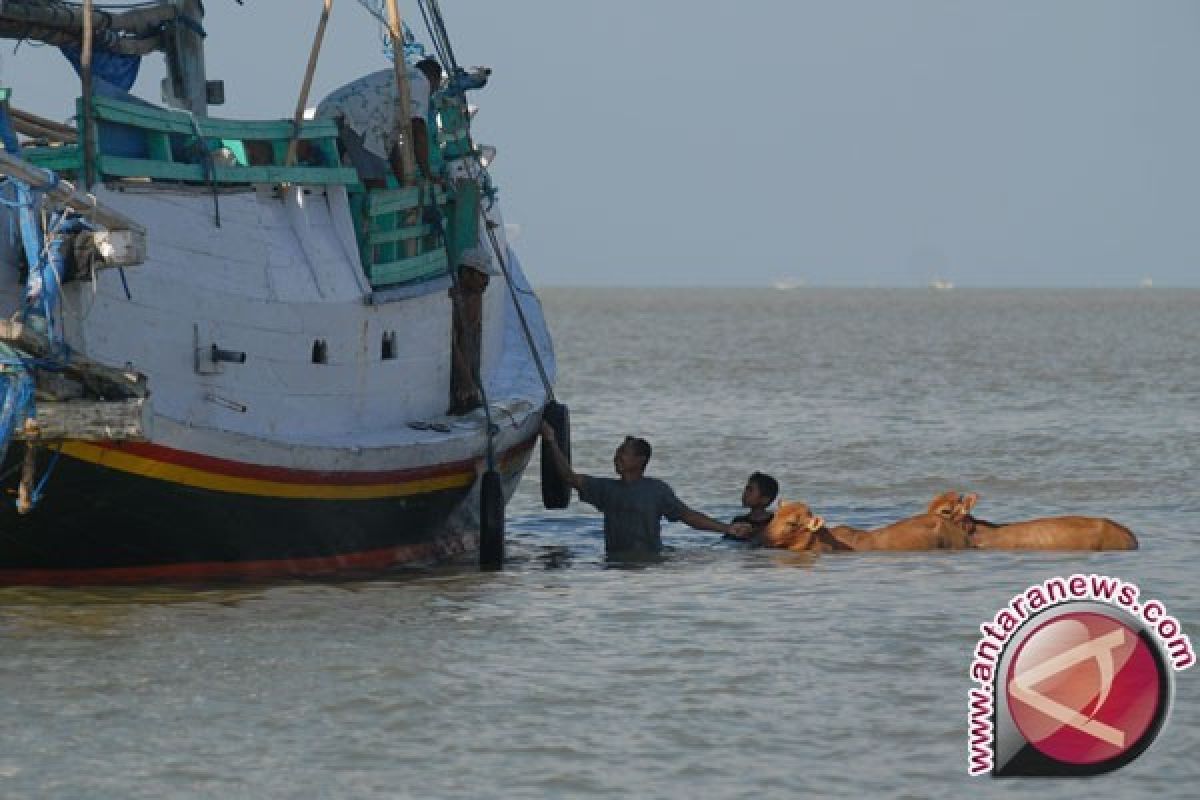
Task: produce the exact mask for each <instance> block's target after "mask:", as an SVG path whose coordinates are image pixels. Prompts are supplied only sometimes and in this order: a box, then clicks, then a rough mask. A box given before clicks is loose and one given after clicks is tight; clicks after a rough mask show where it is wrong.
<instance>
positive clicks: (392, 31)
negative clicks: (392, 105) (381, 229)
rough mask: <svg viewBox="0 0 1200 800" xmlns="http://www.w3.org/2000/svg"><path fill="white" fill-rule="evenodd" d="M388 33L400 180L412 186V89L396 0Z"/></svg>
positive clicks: (390, 9) (392, 2) (391, 3)
mask: <svg viewBox="0 0 1200 800" xmlns="http://www.w3.org/2000/svg"><path fill="white" fill-rule="evenodd" d="M388 34H389V35H390V36H391V39H392V64H393V66H394V67H395V68H396V89H397V102H396V130H398V131H400V132H401V135H400V172H401V176H400V182H401V183H402V184H403V185H404V186H412V185H413V183H415V181H414V177H415V175H416V172H417V170H416V156H415V153H414V151H413V140H412V122H411V120H409V108H410V107H411V106H412V89H411V87H409V85H408V64H407V63H406V62H405V60H404V33H403V24H402V22H401V20H400V9H399V8H398V7H397V5H396V0H388Z"/></svg>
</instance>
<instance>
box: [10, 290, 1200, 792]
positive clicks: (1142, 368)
mask: <svg viewBox="0 0 1200 800" xmlns="http://www.w3.org/2000/svg"><path fill="white" fill-rule="evenodd" d="M543 297H544V303H545V306H546V309H547V313H548V315H549V317H550V321H551V324H552V326H553V330H554V331H555V332H556V340H557V345H558V348H559V353H560V361H561V382H560V389H559V391H560V395H561V398H562V399H564V400H565V401H567V402H569V403H570V405H571V409H572V417H573V424H574V449H575V454H576V459H575V460H576V466H577V468H579V469H580V470H582V471H588V472H593V473H595V474H602V475H603V474H608V472H609V471H610V469H611V461H610V459H611V452H612V449H613V447H614V446H615V445H616V443H617V442H618V441H619V439H620V438H621V437H622V436H623V435H624V434H627V433H635V434H639V435H643V436H646V437H647V438H648V439H650V441H651V442H652V443H653V444H654V446H655V456H654V459H653V461H652V464H651V470H650V472H651V474H655V475H658V476H660V477H664V478H666V479H668V480H669V481H670V482H671V483H672V484H673V485H674V486H675V488H676V490H677V492H678V493H679V495H680V496H681V497H682V498H683V499H684V500H685V501H686V502H688V503H690V504H691V505H693V506H694V507H696V508H699V509H701V510H703V511H706V512H708V513H710V514H713V515H715V516H720V517H729V516H732V515H733V514H735V513H737V512H738V510H739V509H738V507H737V499H738V497H739V493H740V489H741V486H742V483H743V481H744V479H745V476H746V475H747V474H748V473H749V472H750V471H752V470H755V469H762V470H766V471H769V472H771V473H773V474H775V475H776V476H777V477H778V478H779V479H780V481H781V483H782V484H783V486H784V494H785V496H786V497H787V498H789V499H790V498H795V499H803V500H805V501H807V502H808V503H809V504H811V505H812V506H813V507H814V508H815V509H817V510H818V511H820V512H821V513H823V514H824V515H825V516H826V518H828V519H830V520H833V521H844V522H848V523H852V524H858V525H863V526H867V525H875V524H879V523H884V522H888V521H891V520H894V519H896V518H899V517H902V516H906V515H909V514H912V513H915V512H917V511H918V510H920V509H921V508H922V507H923V505H924V503H925V502H927V500H928V499H929V498H930V497H931V496H932V495H933V494H935V493H937V492H939V491H941V490H943V489H946V488H961V489H971V490H974V491H978V492H979V493H980V494H981V495H982V500H981V503H980V507H979V511H980V513H981V515H983V516H986V517H990V518H999V519H1011V518H1021V517H1030V516H1035V515H1043V514H1055V513H1067V512H1070V513H1081V514H1092V515H1103V516H1110V517H1113V518H1115V519H1117V520H1119V521H1121V522H1123V523H1125V524H1126V525H1128V526H1129V527H1131V528H1132V529H1134V530H1135V531H1136V532H1137V533H1138V534H1139V535H1140V537H1141V541H1142V549H1141V550H1140V551H1138V552H1135V553H1104V554H1091V555H1088V554H1044V553H1043V554H1038V553H1024V554H1003V553H983V552H968V553H932V554H917V555H896V556H869V555H851V556H840V557H833V556H824V557H820V558H816V559H812V558H804V557H800V556H796V555H789V554H782V553H774V552H767V551H761V550H760V551H749V550H744V549H739V548H738V547H737V546H735V545H730V544H725V543H722V542H720V541H719V540H718V539H717V537H714V536H712V535H711V534H701V533H692V532H689V531H687V529H684V528H681V527H676V526H671V527H670V528H669V529H668V530H667V532H666V537H665V538H666V539H667V541H668V542H669V543H670V545H671V546H672V551H671V552H670V554H669V556H668V557H667V559H666V560H665V562H664V563H662V564H660V565H655V566H651V567H647V568H643V569H611V568H609V569H606V568H605V567H604V566H603V564H602V559H601V555H602V552H601V551H602V547H601V545H602V541H601V534H600V518H599V517H598V516H597V515H596V514H594V513H592V512H591V511H590V510H589V509H588V508H587V507H584V506H580V505H578V504H575V505H573V506H572V507H571V508H570V509H568V510H567V511H560V512H546V511H543V510H541V508H540V504H539V500H538V494H537V491H538V487H537V480H536V469H534V470H532V471H531V473H530V474H529V476H528V480H527V481H526V483H525V484H524V485H523V486H522V488H521V490H520V492H519V494H518V496H517V498H516V499H515V501H514V503H513V504H512V506H511V507H510V516H509V531H510V535H511V540H510V541H511V544H510V553H511V556H512V558H511V562H510V564H509V566H508V568H507V569H505V570H504V571H503V572H501V573H495V574H480V573H478V572H477V571H475V570H473V569H471V568H469V567H466V566H446V567H442V568H438V569H436V570H424V571H412V572H405V573H402V574H398V575H394V576H390V577H389V578H387V579H381V580H374V581H366V582H354V583H324V584H288V585H276V586H266V587H245V588H237V589H229V588H219V589H218V588H213V589H208V590H205V589H195V588H189V589H169V588H139V589H113V590H90V591H66V590H29V589H3V590H0V641H2V642H3V650H2V651H0V731H2V732H3V734H2V737H0V797H3V798H23V797H29V798H49V797H54V798H58V797H64V798H65V797H70V798H76V797H87V798H161V797H230V798H242V797H246V798H276V797H280V798H293V797H294V798H310V797H333V798H341V797H346V798H376V797H378V798H392V797H414V798H481V797H513V798H524V797H545V798H558V797H581V798H592V797H689V798H690V797H721V798H725V797H747V798H750V797H754V798H758V797H793V796H846V797H859V796H864V795H866V796H908V797H955V798H957V797H962V796H964V795H965V794H967V793H971V794H976V795H981V796H1028V795H1030V794H1031V793H1032V792H1036V793H1037V794H1039V795H1042V796H1047V797H1063V798H1066V797H1076V796H1078V795H1079V794H1080V793H1081V792H1082V791H1088V792H1097V793H1102V794H1104V795H1106V796H1113V797H1122V798H1128V797H1154V798H1171V797H1178V798H1185V797H1194V796H1195V794H1196V788H1195V787H1196V780H1197V779H1198V778H1200V767H1198V766H1197V758H1196V753H1197V752H1198V751H1200V726H1198V724H1197V723H1198V722H1200V716H1198V714H1200V707H1198V700H1200V673H1197V672H1196V671H1195V670H1192V671H1190V672H1185V673H1182V674H1180V675H1178V682H1177V694H1176V703H1175V706H1174V711H1173V715H1172V718H1171V720H1170V722H1169V723H1168V727H1167V729H1166V730H1165V731H1164V732H1163V734H1162V735H1161V736H1160V737H1159V739H1158V741H1157V742H1156V743H1155V744H1154V745H1153V747H1152V748H1151V749H1150V750H1149V751H1148V752H1147V753H1146V754H1144V755H1143V756H1142V757H1141V758H1140V759H1139V760H1138V761H1136V762H1134V763H1133V764H1131V765H1130V766H1128V767H1126V768H1125V769H1123V770H1121V771H1120V772H1118V773H1115V774H1113V775H1110V776H1107V777H1105V778H1102V779H1097V780H1095V781H1093V782H1091V783H1089V784H1088V785H1087V786H1086V787H1084V786H1082V785H1080V784H1079V783H1077V782H1064V781H1058V782H1054V781H1037V782H1017V783H1012V782H1009V783H1004V782H996V781H992V780H990V779H970V780H969V779H968V778H967V776H966V757H965V754H966V736H965V728H966V719H965V716H966V693H967V690H968V688H969V686H970V683H969V679H968V676H967V668H968V665H969V662H970V657H971V651H972V649H973V647H974V644H975V641H976V639H977V637H978V625H979V624H980V623H981V622H983V621H986V620H988V619H990V618H991V617H992V615H993V614H994V613H995V612H996V610H997V609H998V608H999V607H1000V606H1001V605H1003V604H1004V603H1005V602H1006V601H1007V600H1008V598H1009V597H1010V596H1012V595H1013V594H1015V593H1017V592H1018V591H1020V590H1022V589H1024V588H1025V587H1026V586H1028V585H1030V584H1033V583H1036V582H1039V581H1041V580H1044V579H1046V578H1048V577H1051V576H1053V575H1060V574H1061V575H1065V574H1069V573H1072V572H1076V571H1085V572H1101V573H1105V574H1109V575H1115V576H1119V577H1122V578H1125V579H1127V580H1132V581H1137V582H1138V583H1140V585H1141V587H1142V589H1143V592H1144V593H1145V594H1148V595H1154V596H1157V597H1158V598H1160V599H1161V600H1162V601H1163V602H1164V603H1165V605H1166V606H1167V608H1168V609H1169V610H1170V611H1171V612H1172V613H1173V614H1175V615H1176V616H1178V617H1179V619H1181V620H1182V621H1183V622H1184V625H1185V631H1186V632H1187V633H1190V634H1191V636H1192V637H1193V639H1194V640H1198V641H1200V597H1198V596H1197V592H1196V587H1197V580H1196V577H1195V573H1194V570H1195V568H1196V567H1195V565H1196V561H1197V556H1198V555H1200V548H1198V547H1197V538H1198V537H1200V530H1198V529H1197V528H1198V526H1197V521H1198V520H1200V493H1198V492H1197V468H1198V466H1200V465H1198V460H1200V455H1198V454H1200V359H1198V358H1197V353H1198V352H1200V291H1167V290H1149V291H1129V292H1123V291H1012V292H1010V291H982V290H981V291H963V290H955V291H951V292H932V291H916V290H913V291H884V290H845V291H842V290H808V289H801V290H793V291H786V292H784V291H773V290H762V291H758V290H739V291H716V290H687V291H679V290H653V291H646V290H636V291H631V290H591V289H589V290H566V289H557V290H550V291H546V292H544V295H543Z"/></svg>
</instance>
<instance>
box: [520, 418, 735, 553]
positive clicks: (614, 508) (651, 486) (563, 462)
mask: <svg viewBox="0 0 1200 800" xmlns="http://www.w3.org/2000/svg"><path fill="white" fill-rule="evenodd" d="M542 438H544V439H545V440H546V442H547V443H548V444H549V445H550V447H549V448H548V449H549V451H550V455H551V457H552V458H553V460H554V467H555V469H557V470H558V473H559V474H560V475H561V476H562V478H563V480H565V481H566V482H567V483H569V484H570V485H571V486H572V487H574V488H575V489H576V490H577V491H578V492H579V499H580V500H582V501H584V502H585V503H590V504H591V505H593V506H595V507H596V508H597V509H598V510H599V511H602V512H603V513H604V548H605V551H606V552H607V554H608V557H609V558H619V559H622V560H626V559H637V558H646V557H647V556H653V555H656V554H657V553H658V552H659V551H661V550H662V532H661V527H660V524H659V523H660V520H661V519H662V518H663V517H666V518H667V519H668V520H670V521H671V522H682V523H684V524H685V525H688V526H689V527H692V528H695V529H696V530H700V531H712V532H714V533H724V534H728V535H730V536H737V537H739V538H742V537H745V536H748V535H749V534H750V531H751V526H750V525H749V524H747V523H735V524H731V525H726V524H725V523H723V522H719V521H717V520H715V519H713V518H712V517H709V516H707V515H705V514H701V513H700V512H699V511H694V510H693V509H691V508H688V507H687V506H686V505H684V504H683V502H681V501H680V500H679V498H678V497H676V496H675V492H674V491H673V490H672V489H671V487H670V486H668V485H667V484H666V483H664V482H663V481H660V480H658V479H657V478H647V477H646V475H645V472H646V464H647V463H649V461H650V454H651V448H650V443H649V442H647V441H646V440H645V439H639V438H637V437H635V436H626V437H625V441H624V442H622V443H621V445H620V446H619V447H617V451H616V452H615V453H614V454H613V468H614V469H615V470H616V473H617V475H618V477H617V478H616V479H613V478H593V477H592V476H591V475H580V474H578V473H577V472H575V471H574V470H573V469H571V465H570V464H569V463H567V459H566V457H565V456H563V454H562V451H561V450H560V449H559V448H558V442H557V440H556V439H555V436H554V429H553V428H551V427H550V426H549V425H547V424H546V423H544V422H543V423H542Z"/></svg>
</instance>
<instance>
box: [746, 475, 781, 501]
mask: <svg viewBox="0 0 1200 800" xmlns="http://www.w3.org/2000/svg"><path fill="white" fill-rule="evenodd" d="M778 496H779V481H777V480H775V479H774V478H772V477H771V476H770V475H767V474H766V473H765V472H755V473H754V474H753V475H751V476H750V477H749V478H747V479H746V488H745V489H743V490H742V505H744V506H746V507H747V508H766V507H767V506H769V505H771V503H773V502H775V498H776V497H778Z"/></svg>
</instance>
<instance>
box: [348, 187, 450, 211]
mask: <svg viewBox="0 0 1200 800" xmlns="http://www.w3.org/2000/svg"><path fill="white" fill-rule="evenodd" d="M421 190H422V187H420V186H408V187H405V188H403V189H372V190H371V191H370V192H368V193H367V213H368V214H369V215H370V216H372V217H377V216H379V215H381V214H389V213H392V212H395V211H412V210H414V209H416V208H418V207H419V206H420V205H421ZM429 195H430V193H429V190H428V189H427V188H426V189H425V202H426V204H428V203H429V202H430V196H429ZM447 199H448V198H447V196H446V192H444V191H443V190H441V189H437V190H436V191H435V192H433V198H432V200H433V202H435V203H437V204H438V205H439V206H440V205H445V203H446V201H447Z"/></svg>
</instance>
